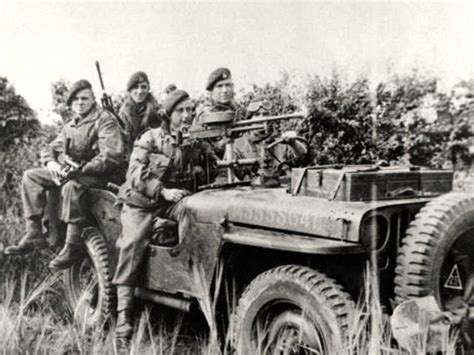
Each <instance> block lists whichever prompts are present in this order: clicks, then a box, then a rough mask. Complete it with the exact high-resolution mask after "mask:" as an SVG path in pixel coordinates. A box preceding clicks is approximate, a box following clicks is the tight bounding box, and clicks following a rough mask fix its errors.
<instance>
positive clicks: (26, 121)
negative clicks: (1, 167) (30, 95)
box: [0, 77, 40, 150]
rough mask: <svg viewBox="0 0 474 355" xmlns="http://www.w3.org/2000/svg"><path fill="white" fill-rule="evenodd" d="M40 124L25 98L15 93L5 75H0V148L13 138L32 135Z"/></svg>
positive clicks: (8, 143)
mask: <svg viewBox="0 0 474 355" xmlns="http://www.w3.org/2000/svg"><path fill="white" fill-rule="evenodd" d="M39 127H40V125H39V122H38V119H37V118H36V113H35V112H34V111H33V110H32V109H31V108H30V106H29V105H28V103H27V102H26V100H25V99H24V98H23V97H22V96H21V95H18V94H16V92H15V88H14V87H13V85H12V84H11V83H10V82H8V79H7V78H6V77H0V150H4V149H6V148H7V147H8V146H9V145H11V144H12V143H14V142H15V139H19V138H22V137H25V138H27V137H30V136H34V135H35V134H36V133H37V132H38V129H39Z"/></svg>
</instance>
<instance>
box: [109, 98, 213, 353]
mask: <svg viewBox="0 0 474 355" xmlns="http://www.w3.org/2000/svg"><path fill="white" fill-rule="evenodd" d="M163 111H164V118H163V121H162V125H161V127H160V128H156V129H151V130H148V131H146V132H145V133H144V134H143V135H142V136H141V137H140V138H139V139H138V140H137V141H136V142H135V144H134V147H133V152H132V155H131V157H130V162H129V167H128V171H127V177H126V182H125V183H124V184H123V185H122V187H121V189H120V192H119V199H120V201H121V202H123V208H122V213H121V221H122V235H121V236H120V238H119V240H118V242H117V247H118V249H119V258H118V263H117V268H116V272H115V276H114V280H113V282H114V283H115V284H116V285H117V299H118V302H117V326H116V337H117V340H118V341H119V342H120V343H121V344H127V343H128V341H129V340H130V338H131V336H132V330H133V323H132V321H133V320H132V314H133V299H134V296H133V292H134V287H135V286H136V285H137V283H138V282H139V275H140V266H141V265H140V264H141V261H142V259H143V256H144V253H145V250H146V248H147V246H148V244H149V242H150V240H151V238H152V234H153V233H152V229H154V230H156V229H157V228H158V229H159V228H160V226H162V225H166V223H169V220H173V221H175V222H178V221H179V220H180V216H181V214H182V204H181V203H180V201H181V200H182V199H183V198H184V197H185V196H187V195H189V194H190V193H191V192H192V191H193V190H196V186H197V185H199V184H205V183H208V181H206V176H207V174H203V168H205V167H207V166H209V165H211V164H212V161H213V160H214V159H215V158H214V155H213V152H212V149H211V147H210V146H209V145H208V144H206V143H202V144H199V145H198V146H193V147H192V149H185V148H184V147H183V146H182V144H181V141H180V138H179V137H180V133H181V131H182V130H183V127H186V126H189V125H190V124H191V121H192V111H193V106H192V102H191V100H190V98H189V95H188V94H187V92H185V91H183V90H175V91H172V92H171V93H170V94H169V95H168V96H167V98H166V99H165V101H164V102H163ZM156 217H158V219H156ZM157 224H158V226H157Z"/></svg>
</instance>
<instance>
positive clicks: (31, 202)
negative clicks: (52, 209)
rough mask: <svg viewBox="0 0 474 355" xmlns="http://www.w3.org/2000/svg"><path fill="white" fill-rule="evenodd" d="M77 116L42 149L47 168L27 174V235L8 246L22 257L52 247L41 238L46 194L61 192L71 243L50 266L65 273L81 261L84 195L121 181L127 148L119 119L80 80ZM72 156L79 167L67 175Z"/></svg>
mask: <svg viewBox="0 0 474 355" xmlns="http://www.w3.org/2000/svg"><path fill="white" fill-rule="evenodd" d="M67 105H68V106H71V108H72V111H73V112H74V113H75V117H74V118H73V119H71V121H69V122H68V123H67V124H66V125H65V126H64V127H63V129H62V131H61V132H60V133H59V135H58V137H57V138H56V139H55V140H54V141H53V142H51V143H50V144H49V145H48V146H47V147H46V149H44V150H43V152H42V154H41V157H42V162H43V164H44V165H45V167H44V168H35V169H30V170H27V171H25V173H24V175H23V179H22V183H21V193H22V201H23V210H24V215H25V219H26V235H25V236H24V237H23V238H22V239H21V240H20V242H19V243H18V244H17V245H13V246H10V247H8V248H7V249H6V250H5V253H6V254H10V255H12V254H13V255H15V254H16V255H19V254H25V253H28V252H31V251H33V250H35V249H43V248H46V247H48V243H47V241H46V239H45V236H43V234H42V222H41V219H42V215H43V211H44V209H45V205H46V191H48V190H51V189H61V194H62V208H61V211H62V214H61V220H62V221H64V222H65V223H66V224H67V233H66V244H65V245H64V248H63V249H62V250H61V251H60V253H59V254H58V255H57V256H56V258H55V259H53V260H52V261H51V263H50V267H52V268H56V269H64V268H67V267H70V266H71V265H73V264H74V263H75V262H77V261H78V260H79V259H80V257H81V254H82V253H81V249H82V246H81V245H82V239H81V233H82V228H83V226H84V222H85V217H86V213H87V208H86V207H85V206H84V195H85V192H86V191H87V188H88V187H99V188H100V187H105V186H106V184H107V182H108V181H112V182H115V183H121V181H122V179H123V176H124V171H123V159H124V144H123V141H122V136H121V131H120V127H119V124H118V122H117V119H116V118H115V117H114V116H113V115H112V114H110V113H109V112H107V111H105V110H103V109H101V108H99V107H98V106H97V104H96V102H95V98H94V93H93V91H92V86H91V84H90V83H89V82H88V81H87V80H80V81H78V82H76V83H75V84H74V85H73V86H72V88H71V90H70V92H69V96H68V98H67ZM64 157H67V158H68V159H69V160H71V161H73V162H75V163H76V164H77V165H78V166H79V167H80V168H79V169H77V170H72V171H70V172H66V170H64V166H63V165H61V164H60V160H61V159H63V158H64Z"/></svg>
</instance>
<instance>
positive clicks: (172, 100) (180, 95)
mask: <svg viewBox="0 0 474 355" xmlns="http://www.w3.org/2000/svg"><path fill="white" fill-rule="evenodd" d="M188 98H189V95H188V93H187V92H186V91H184V90H174V91H172V92H170V93H169V94H168V96H167V97H166V99H165V101H164V102H163V109H164V110H165V112H166V114H167V115H168V117H171V114H172V113H173V111H174V109H175V107H176V106H178V105H179V104H180V103H181V102H183V101H184V100H186V99H188Z"/></svg>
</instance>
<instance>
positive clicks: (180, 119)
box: [170, 99, 193, 131]
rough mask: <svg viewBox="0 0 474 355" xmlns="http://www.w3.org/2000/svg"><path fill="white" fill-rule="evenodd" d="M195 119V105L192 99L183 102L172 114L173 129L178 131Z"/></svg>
mask: <svg viewBox="0 0 474 355" xmlns="http://www.w3.org/2000/svg"><path fill="white" fill-rule="evenodd" d="M192 119H193V105H192V102H191V100H190V99H187V100H185V101H183V102H181V103H180V104H179V105H178V106H176V107H175V109H174V111H173V113H172V114H171V120H170V121H171V130H173V131H176V130H179V129H180V128H182V127H183V126H190V125H191V123H192Z"/></svg>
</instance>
